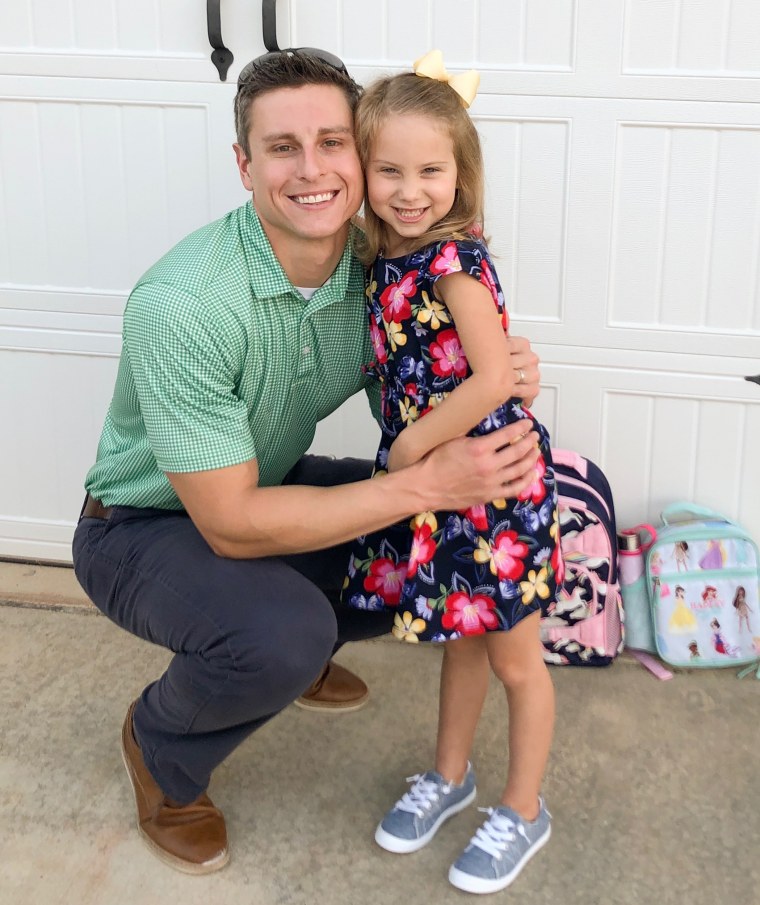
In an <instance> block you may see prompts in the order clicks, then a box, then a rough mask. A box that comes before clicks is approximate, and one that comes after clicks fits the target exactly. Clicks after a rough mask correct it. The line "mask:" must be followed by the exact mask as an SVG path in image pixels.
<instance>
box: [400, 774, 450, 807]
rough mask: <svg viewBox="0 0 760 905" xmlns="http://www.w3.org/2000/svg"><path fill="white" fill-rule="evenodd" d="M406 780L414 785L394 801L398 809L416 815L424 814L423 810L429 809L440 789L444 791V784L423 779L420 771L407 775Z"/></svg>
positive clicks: (436, 798)
mask: <svg viewBox="0 0 760 905" xmlns="http://www.w3.org/2000/svg"><path fill="white" fill-rule="evenodd" d="M406 781H407V782H413V783H414V785H413V786H412V788H411V789H409V791H408V792H405V793H404V794H403V795H402V797H401V798H400V799H399V801H397V802H396V807H397V808H398V809H399V811H407V812H408V813H409V814H416V815H417V817H422V816H424V813H425V811H429V810H430V808H431V807H432V806H433V804H434V803H435V802H436V801H438V794H439V791H440V789H443V790H444V791H446V787H445V786H441V785H439V784H438V783H437V782H430V780H428V779H424V778H423V776H422V774H421V773H415V774H414V776H407V777H406Z"/></svg>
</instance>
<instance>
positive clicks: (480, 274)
mask: <svg viewBox="0 0 760 905" xmlns="http://www.w3.org/2000/svg"><path fill="white" fill-rule="evenodd" d="M452 273H466V274H468V275H469V276H471V277H472V278H473V279H475V280H477V281H478V282H479V283H482V284H483V285H484V286H485V287H486V289H488V291H489V292H490V293H491V296H492V298H493V300H494V304H495V305H496V307H497V308H498V310H499V312H500V313H502V314H503V313H504V312H505V310H506V309H505V303H504V294H503V293H502V291H501V287H500V286H499V281H498V278H497V276H496V271H495V270H494V269H493V267H492V265H491V262H490V258H489V256H488V252H487V251H486V248H485V246H484V245H483V243H482V242H478V241H476V240H472V241H454V240H451V241H448V242H441V243H440V245H439V246H437V248H436V251H435V254H434V255H433V257H432V259H431V261H430V264H429V266H428V274H429V277H430V282H431V283H435V282H437V281H438V280H439V279H440V278H441V277H445V276H448V275H449V274H452Z"/></svg>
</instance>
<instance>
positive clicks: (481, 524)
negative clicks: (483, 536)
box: [459, 503, 488, 531]
mask: <svg viewBox="0 0 760 905" xmlns="http://www.w3.org/2000/svg"><path fill="white" fill-rule="evenodd" d="M459 512H461V513H462V514H463V515H464V517H465V518H466V519H469V520H470V521H471V522H472V526H473V528H475V530H476V531H485V530H486V528H488V519H487V518H486V507H485V503H478V505H477V506H470V508H469V509H460V510H459Z"/></svg>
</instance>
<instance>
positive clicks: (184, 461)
mask: <svg viewBox="0 0 760 905" xmlns="http://www.w3.org/2000/svg"><path fill="white" fill-rule="evenodd" d="M350 244H351V243H350V242H349V243H348V245H347V247H346V250H345V251H344V253H343V256H342V258H341V260H340V263H339V264H338V266H337V268H336V270H335V272H334V273H333V275H332V277H330V279H329V280H328V281H327V282H326V283H325V284H324V285H323V286H321V287H320V288H319V289H318V290H317V291H316V292H315V293H314V295H313V296H312V298H311V299H310V300H309V301H306V300H305V299H304V297H303V295H301V293H300V292H298V290H297V289H295V288H294V286H293V285H292V283H291V282H290V281H289V280H288V278H287V276H286V275H285V273H284V271H283V269H282V267H281V266H280V263H279V261H278V260H277V258H276V257H275V255H274V252H273V251H272V247H271V245H270V244H269V240H268V239H267V237H266V235H265V233H264V230H263V229H262V227H261V223H260V221H259V218H258V216H257V214H256V212H255V210H254V208H253V205H252V204H251V203H247V204H244V205H243V206H242V207H240V208H238V209H237V210H234V211H231V212H230V213H229V214H228V215H227V216H226V217H223V218H222V219H221V220H217V221H216V222H214V223H211V224H209V225H208V226H205V227H204V228H202V229H200V230H198V231H197V232H195V233H192V234H191V235H189V236H188V237H187V238H186V239H184V240H183V241H182V242H180V243H179V244H178V245H176V246H175V247H174V248H173V249H172V250H171V251H170V252H169V253H168V254H166V255H165V256H164V257H163V258H162V259H161V260H160V261H158V263H157V264H155V266H154V267H152V268H151V269H150V270H149V271H148V272H147V273H146V274H145V275H144V276H143V277H142V278H141V279H140V281H139V282H138V284H137V286H136V287H135V289H134V290H133V292H132V294H131V295H130V297H129V300H128V302H127V307H126V309H125V312H124V330H123V346H122V354H121V361H120V363H119V371H118V375H117V378H116V386H115V389H114V395H113V399H112V401H111V405H110V408H109V410H108V414H107V416H106V420H105V425H104V427H103V433H102V435H101V438H100V444H99V446H98V453H97V459H96V462H95V465H93V467H92V468H91V469H90V471H89V473H88V475H87V478H86V480H85V486H86V488H87V490H88V492H89V493H90V494H91V495H92V496H93V497H95V498H96V499H99V500H101V501H102V502H103V503H104V504H105V505H106V506H111V505H122V506H138V507H157V508H162V509H181V508H182V504H181V502H180V501H179V498H178V497H177V495H176V494H175V493H174V490H173V489H172V486H171V484H170V483H169V481H168V480H167V478H166V475H165V472H193V471H207V470H210V469H216V468H224V467H225V466H229V465H237V464H239V463H241V462H246V461H248V460H249V459H253V458H255V459H257V461H258V467H259V483H260V484H261V485H262V486H272V485H275V484H279V483H280V482H281V481H282V479H283V477H284V476H285V475H286V474H287V472H288V471H289V470H290V469H291V468H292V467H293V465H295V463H296V462H297V461H298V459H299V458H300V457H301V456H302V455H303V454H304V453H305V452H306V451H307V450H308V448H309V446H310V445H311V442H312V440H313V439H314V432H315V429H316V425H317V422H318V421H320V420H321V419H322V418H325V417H326V416H327V415H329V414H330V413H331V412H333V411H335V409H337V408H338V407H339V406H340V405H341V404H342V403H343V402H344V401H345V400H346V399H348V398H349V397H350V396H352V395H353V394H354V393H356V392H358V391H359V390H360V389H362V388H364V389H367V390H368V393H369V395H370V398H371V404H372V408H373V411H374V412H375V413H377V411H378V403H379V399H378V393H377V384H376V382H375V381H374V380H372V379H371V378H369V377H367V376H366V374H365V373H364V372H363V371H362V366H363V365H366V364H368V363H369V362H370V360H371V358H372V351H371V344H370V341H369V331H368V327H367V315H366V310H365V305H364V276H363V272H362V269H361V265H360V264H359V262H358V261H357V260H356V259H355V257H354V256H353V254H352V253H351V249H350Z"/></svg>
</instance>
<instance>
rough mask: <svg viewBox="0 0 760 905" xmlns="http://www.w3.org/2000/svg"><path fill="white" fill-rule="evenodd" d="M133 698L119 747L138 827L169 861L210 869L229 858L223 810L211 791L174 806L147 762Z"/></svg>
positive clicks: (197, 870)
mask: <svg viewBox="0 0 760 905" xmlns="http://www.w3.org/2000/svg"><path fill="white" fill-rule="evenodd" d="M135 703H136V702H133V703H132V705H131V706H130V708H129V710H128V711H127V718H126V719H125V720H124V727H123V729H122V731H121V753H122V756H123V758H124V766H125V767H126V768H127V774H128V776H129V781H130V782H131V783H132V789H133V791H134V793H135V803H136V805H137V829H138V831H139V833H140V835H141V836H142V838H143V841H144V842H145V843H146V845H147V846H148V848H149V849H150V850H151V851H152V852H153V854H154V855H156V856H157V857H158V858H160V859H161V860H162V861H163V862H164V863H165V864H168V865H170V866H171V867H174V868H176V869H177V870H181V871H183V872H184V873H187V874H210V873H212V872H213V871H215V870H220V869H221V868H222V867H224V865H225V864H226V863H227V862H228V861H229V860H230V853H229V850H228V849H227V830H226V827H225V825H224V817H223V815H222V812H221V811H220V810H219V809H218V808H215V807H214V805H213V803H212V802H211V799H210V798H209V797H208V795H205V794H204V795H201V796H200V797H199V798H196V799H195V801H193V802H191V803H190V804H188V805H184V806H183V807H178V808H172V807H169V805H168V804H167V803H166V802H167V798H166V796H165V795H164V793H163V792H162V791H161V789H160V788H159V786H158V785H157V784H156V781H155V779H153V777H152V776H151V775H150V772H149V771H148V768H147V767H146V766H145V762H144V761H143V757H142V754H141V752H140V746H139V745H138V744H137V741H136V739H135V735H134V731H133V728H132V726H133V724H132V715H133V714H134V710H135Z"/></svg>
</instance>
